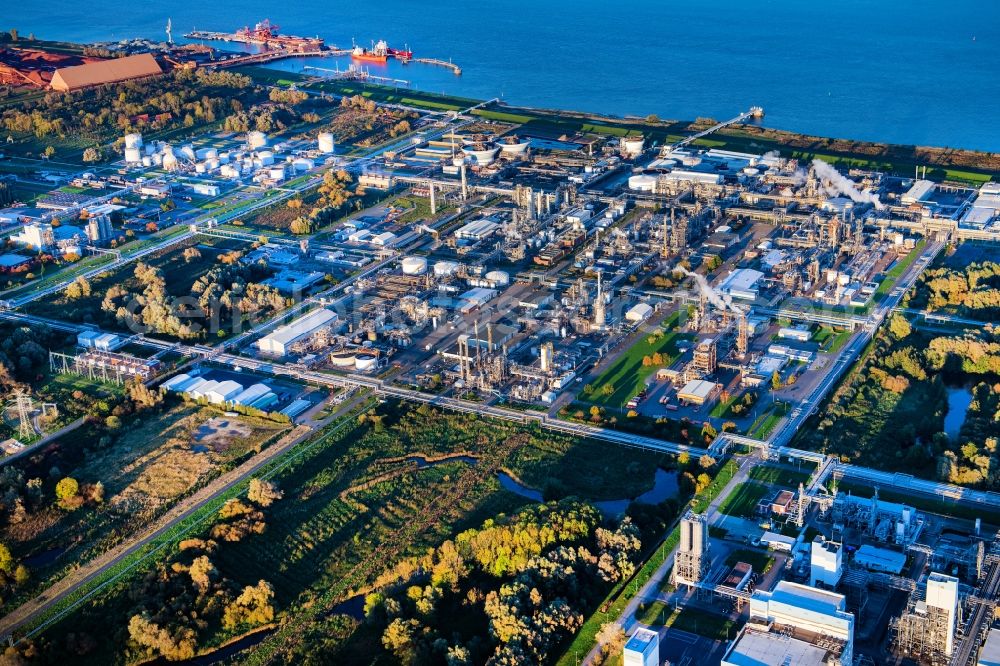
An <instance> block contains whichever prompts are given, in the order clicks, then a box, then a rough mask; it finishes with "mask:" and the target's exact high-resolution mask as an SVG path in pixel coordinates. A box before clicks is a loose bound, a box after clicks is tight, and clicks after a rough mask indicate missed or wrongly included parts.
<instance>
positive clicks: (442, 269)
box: [434, 261, 458, 277]
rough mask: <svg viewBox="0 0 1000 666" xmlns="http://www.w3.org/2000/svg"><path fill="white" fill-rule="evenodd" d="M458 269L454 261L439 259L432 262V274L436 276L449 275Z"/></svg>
mask: <svg viewBox="0 0 1000 666" xmlns="http://www.w3.org/2000/svg"><path fill="white" fill-rule="evenodd" d="M457 270H458V263H457V262H454V261H439V262H437V263H436V264H434V275H435V276H437V277H449V276H451V275H454V274H455V271H457Z"/></svg>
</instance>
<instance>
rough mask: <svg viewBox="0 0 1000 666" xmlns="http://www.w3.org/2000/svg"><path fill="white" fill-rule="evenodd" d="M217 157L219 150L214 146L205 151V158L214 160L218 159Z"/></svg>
mask: <svg viewBox="0 0 1000 666" xmlns="http://www.w3.org/2000/svg"><path fill="white" fill-rule="evenodd" d="M218 157H219V151H218V150H217V149H215V148H209V149H208V150H206V151H205V159H206V160H214V159H218Z"/></svg>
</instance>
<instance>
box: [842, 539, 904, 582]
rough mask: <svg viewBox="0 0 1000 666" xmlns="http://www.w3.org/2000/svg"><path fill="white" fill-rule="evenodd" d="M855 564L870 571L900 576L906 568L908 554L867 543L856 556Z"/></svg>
mask: <svg viewBox="0 0 1000 666" xmlns="http://www.w3.org/2000/svg"><path fill="white" fill-rule="evenodd" d="M854 564H856V565H858V566H859V567H864V568H865V569H868V570H869V571H875V572H881V573H891V574H896V575H899V574H901V573H903V567H904V566H906V553H901V552H899V551H896V550H889V549H888V548H879V547H877V546H873V545H871V544H868V543H866V544H863V545H862V546H861V547H860V548H858V551H857V552H856V553H855V554H854Z"/></svg>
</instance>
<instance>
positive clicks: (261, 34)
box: [184, 19, 326, 53]
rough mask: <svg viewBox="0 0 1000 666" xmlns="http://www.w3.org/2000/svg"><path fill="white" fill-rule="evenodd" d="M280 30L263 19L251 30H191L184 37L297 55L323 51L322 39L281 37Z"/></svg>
mask: <svg viewBox="0 0 1000 666" xmlns="http://www.w3.org/2000/svg"><path fill="white" fill-rule="evenodd" d="M279 30H280V28H279V27H278V26H277V25H275V24H273V23H271V21H269V20H268V19H264V20H263V21H261V22H260V23H257V24H255V25H254V26H253V27H252V28H251V27H250V26H245V27H243V28H240V29H239V30H237V31H236V32H233V33H225V32H210V31H205V30H192V31H191V32H189V33H188V34H186V35H184V37H186V38H187V39H207V40H212V41H221V42H238V43H240V44H252V45H255V46H263V47H265V48H268V49H278V50H281V51H295V52H299V53H311V52H317V51H322V50H323V49H325V48H326V47H325V45H324V43H323V39H322V38H320V37H297V36H295V35H282V34H280V33H279V32H278V31H279Z"/></svg>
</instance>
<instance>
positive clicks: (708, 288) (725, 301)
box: [674, 264, 739, 312]
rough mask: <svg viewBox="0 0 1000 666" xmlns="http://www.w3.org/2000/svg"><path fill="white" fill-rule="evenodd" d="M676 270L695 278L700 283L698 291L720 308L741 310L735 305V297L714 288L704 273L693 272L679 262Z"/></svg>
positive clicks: (696, 282) (697, 283)
mask: <svg viewBox="0 0 1000 666" xmlns="http://www.w3.org/2000/svg"><path fill="white" fill-rule="evenodd" d="M674 271H676V272H678V273H681V274H683V275H687V276H690V277H692V278H694V282H695V284H696V285H698V291H700V292H701V293H702V294H704V295H705V298H707V299H708V302H709V303H711V304H712V305H714V306H715V307H717V308H718V309H720V310H732V311H733V312H739V309H737V308H736V307H735V306H733V299H732V297H731V296H729V295H728V294H720V293H719V292H717V291H716V290H715V289H712V285H710V284H709V283H708V280H706V279H705V276H704V275H701V274H699V273H692V272H691V271H689V270H688V269H686V268H684V267H683V266H681V265H680V264H678V265H677V266H676V267H675V268H674Z"/></svg>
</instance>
